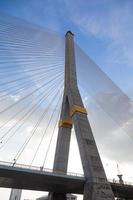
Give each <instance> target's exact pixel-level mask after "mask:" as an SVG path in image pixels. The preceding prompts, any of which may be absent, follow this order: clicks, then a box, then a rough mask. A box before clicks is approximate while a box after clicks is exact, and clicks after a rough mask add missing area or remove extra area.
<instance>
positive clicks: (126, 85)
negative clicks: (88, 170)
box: [0, 0, 133, 200]
mask: <svg viewBox="0 0 133 200" xmlns="http://www.w3.org/2000/svg"><path fill="white" fill-rule="evenodd" d="M132 9H133V2H132V1H130V0H93V1H92V0H89V1H88V0H82V1H81V0H45V1H44V0H29V1H27V0H23V1H19V0H12V1H11V0H4V1H3V0H1V1H0V10H1V11H2V12H5V13H7V14H10V15H12V16H17V17H19V18H21V19H25V20H27V21H29V22H32V23H35V24H37V25H40V26H42V27H44V28H48V29H51V30H54V31H57V32H59V33H61V34H63V35H64V34H65V33H66V31H68V30H71V31H72V32H73V33H74V35H75V36H74V37H75V41H76V43H77V44H78V45H79V46H80V47H81V48H82V49H83V50H84V52H85V53H86V54H87V55H89V57H90V58H92V59H93V60H94V61H95V63H97V64H98V65H99V66H100V68H101V69H102V70H103V71H104V72H105V73H106V74H107V75H108V76H109V77H110V78H111V79H112V80H113V81H114V83H116V84H117V85H118V86H119V87H120V88H121V89H122V90H123V91H124V92H125V93H126V94H127V95H128V97H130V99H133V84H132V77H133V65H132V63H133V57H132V52H133V37H132V35H133V26H132V24H133V12H132ZM90 99H91V98H90ZM90 99H89V100H90ZM91 102H92V99H91V100H90V104H91ZM93 104H95V103H93ZM92 108H94V109H95V110H96V109H97V110H98V113H99V114H97V115H95V116H94V115H93V118H92V119H95V123H98V119H97V116H98V115H100V114H101V110H100V109H101V108H99V109H98V106H97V105H93V106H92ZM92 113H93V112H92ZM106 118H107V116H106V113H105V116H104V117H103V119H106ZM96 119H97V120H96ZM92 121H93V120H92ZM91 123H92V126H94V124H93V122H91ZM102 123H103V126H104V123H105V121H104V120H103V122H102ZM106 123H107V121H106ZM110 123H112V124H113V125H110V124H109V127H115V128H114V131H113V132H112V134H111V136H110V137H108V138H107V137H106V142H104V144H103V145H99V148H100V151H101V152H102V153H103V152H104V151H105V149H106V151H107V152H106V153H104V154H103V155H104V160H105V161H104V163H105V165H106V171H107V172H108V174H109V172H110V169H112V168H113V170H112V177H113V176H115V175H116V173H117V170H116V161H115V160H114V158H119V156H120V154H119V153H118V155H116V154H115V155H114V152H115V151H114V152H112V151H111V152H110V150H111V148H109V149H107V146H108V145H110V143H112V144H113V145H112V146H111V147H113V148H114V149H117V148H119V149H120V150H119V151H121V152H122V153H121V156H120V157H121V159H120V161H119V162H121V161H122V155H125V154H126V155H128V156H129V154H130V152H131V151H132V148H131V146H132V139H130V138H127V136H123V137H121V130H120V129H119V128H118V126H117V125H116V124H114V122H113V121H112V122H110ZM94 127H96V126H94ZM98 128H99V126H97V127H96V128H95V129H97V130H95V131H94V132H95V134H96V138H97V139H99V138H98V134H97V132H98ZM105 130H106V129H104V130H103V131H105ZM124 134H125V133H123V135H124ZM116 138H117V140H116ZM125 138H126V140H125ZM102 139H105V137H102ZM102 139H101V140H102ZM116 141H117V142H116ZM118 141H120V142H119V144H118ZM125 141H126V142H125ZM129 143H130V145H129ZM101 144H102V142H101ZM75 145H76V144H75ZM128 146H129V148H128ZM124 149H126V150H127V151H126V153H125V151H124ZM124 153H125V154H124ZM126 155H125V156H124V157H126ZM130 155H131V154H130ZM128 156H127V157H128ZM71 159H72V158H71ZM128 159H130V161H131V162H128V161H127V160H126V162H122V164H121V165H120V166H121V170H122V172H123V173H125V176H126V178H127V179H128V180H130V181H131V180H132V177H133V174H132V176H131V178H129V174H131V168H132V160H131V159H132V156H129V157H128ZM123 160H124V159H123ZM73 168H74V167H73ZM73 170H74V169H73ZM128 172H129V173H128ZM4 191H5V190H4ZM26 194H27V193H25V195H26ZM3 195H5V192H3ZM6 199H7V197H5V199H4V196H3V200H6Z"/></svg>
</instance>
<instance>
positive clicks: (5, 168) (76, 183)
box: [0, 162, 133, 199]
mask: <svg viewBox="0 0 133 200" xmlns="http://www.w3.org/2000/svg"><path fill="white" fill-rule="evenodd" d="M22 177H23V178H22ZM20 180H22V181H20ZM96 181H97V180H96ZM109 183H110V184H111V188H112V190H113V193H114V195H115V197H118V198H124V199H132V197H133V183H128V182H125V183H123V184H120V183H119V181H116V180H115V182H114V181H113V180H110V181H109ZM84 184H85V177H84V176H83V175H82V174H76V173H72V172H68V173H67V174H64V173H63V172H53V171H52V170H51V169H45V168H44V169H40V168H39V167H35V166H28V165H27V166H26V165H22V164H17V165H16V166H13V164H12V163H7V162H1V163H0V187H6V188H17V189H30V190H39V191H40V190H41V191H51V192H56V193H58V192H61V193H65V192H66V193H75V194H83V192H84Z"/></svg>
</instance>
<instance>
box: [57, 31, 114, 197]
mask: <svg viewBox="0 0 133 200" xmlns="http://www.w3.org/2000/svg"><path fill="white" fill-rule="evenodd" d="M72 124H73V125H74V128H75V133H76V138H77V142H78V147H79V152H80V156H81V162H82V165H83V171H84V175H85V178H86V184H85V187H84V200H105V199H106V200H112V199H114V196H113V193H112V190H111V186H110V184H109V183H108V182H107V178H106V175H105V172H104V168H103V165H102V162H101V159H100V156H99V152H98V149H97V146H96V143H95V140H94V137H93V133H92V130H91V127H90V124H89V121H88V117H87V111H86V109H85V108H84V105H83V102H82V99H81V96H80V92H79V89H78V85H77V76H76V64H75V52H74V41H73V34H72V33H71V32H70V31H69V32H67V34H66V48H65V87H64V97H63V103H62V111H61V116H60V123H59V132H58V138H57V146H56V153H55V160H54V170H55V171H60V172H63V173H66V172H67V164H68V155H69V146H70V136H71V128H72ZM53 199H54V198H53ZM55 199H56V198H55ZM64 199H65V197H64V196H62V200H64Z"/></svg>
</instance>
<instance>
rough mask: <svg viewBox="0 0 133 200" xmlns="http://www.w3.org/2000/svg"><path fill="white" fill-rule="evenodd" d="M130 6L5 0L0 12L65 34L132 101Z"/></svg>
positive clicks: (123, 0)
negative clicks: (69, 35)
mask: <svg viewBox="0 0 133 200" xmlns="http://www.w3.org/2000/svg"><path fill="white" fill-rule="evenodd" d="M132 8H133V2H132V1H130V0H117V1H116V0H100V1H99V0H93V1H92V0H89V1H88V0H82V1H81V0H54V1H53V0H45V1H44V0H29V1H27V0H23V1H19V0H13V1H11V0H4V1H2V0H1V1H0V10H1V11H3V12H6V13H9V14H11V15H15V16H17V17H20V18H23V19H26V20H28V21H31V22H33V23H36V24H39V25H41V26H44V27H46V28H50V29H52V30H55V31H58V32H61V33H63V34H65V32H66V31H67V30H72V31H73V32H74V34H75V40H76V42H77V43H78V44H79V45H80V46H81V47H82V49H83V50H84V51H85V52H86V53H87V54H88V55H89V56H90V57H91V58H93V60H94V61H95V62H96V63H97V64H98V65H100V67H101V68H102V69H103V70H104V71H105V72H106V73H107V74H108V75H109V76H110V77H111V78H112V79H113V80H114V81H115V82H116V83H117V84H118V85H119V86H120V87H121V88H122V89H123V90H124V91H125V92H126V93H127V94H128V95H129V96H130V97H133V91H132V75H133V66H132V63H133V57H132V51H133V38H132V35H133V26H132V24H133V12H132Z"/></svg>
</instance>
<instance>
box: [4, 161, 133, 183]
mask: <svg viewBox="0 0 133 200" xmlns="http://www.w3.org/2000/svg"><path fill="white" fill-rule="evenodd" d="M0 165H4V166H8V167H17V168H23V169H31V170H38V171H41V172H47V173H51V174H61V175H68V176H75V177H84V175H83V174H79V173H74V172H67V173H64V172H62V171H53V170H52V169H49V168H43V167H38V166H31V165H25V164H19V163H13V162H6V161H0ZM108 181H109V182H110V183H114V184H120V182H119V180H115V179H108ZM95 182H98V178H95ZM123 184H124V185H133V183H132V182H127V181H124V182H123V183H121V185H123Z"/></svg>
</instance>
